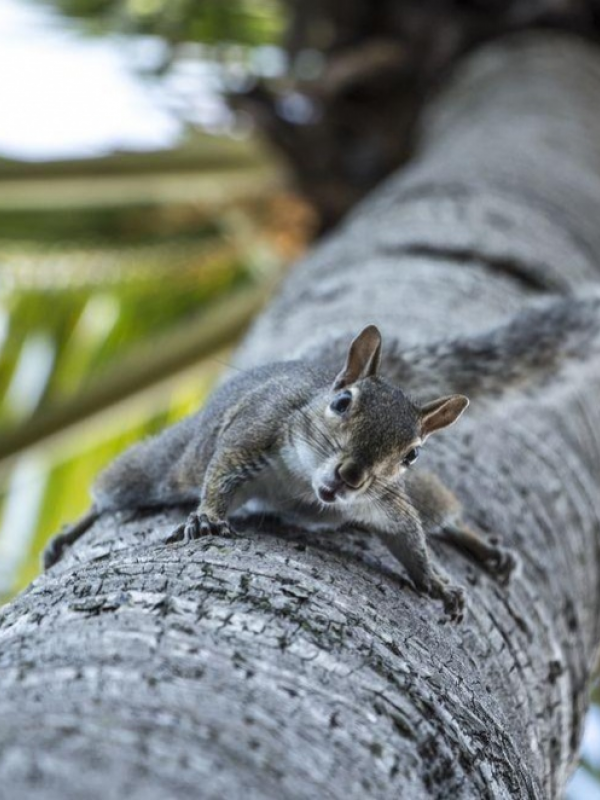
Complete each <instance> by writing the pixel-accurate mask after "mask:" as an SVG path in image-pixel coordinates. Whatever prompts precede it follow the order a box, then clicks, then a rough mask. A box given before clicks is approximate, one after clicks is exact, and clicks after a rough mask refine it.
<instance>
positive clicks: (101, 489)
mask: <svg viewBox="0 0 600 800" xmlns="http://www.w3.org/2000/svg"><path fill="white" fill-rule="evenodd" d="M381 342H382V340H381V334H380V332H379V330H378V328H377V327H376V326H375V325H368V326H367V327H366V328H364V329H363V330H362V331H361V332H360V333H359V334H358V336H356V338H355V339H354V340H353V341H352V342H351V344H350V346H349V349H348V351H347V355H346V361H345V364H344V366H343V367H342V369H341V371H340V372H338V373H337V375H335V373H334V372H332V371H331V370H330V369H328V368H323V367H322V366H320V365H319V363H318V362H310V361H306V360H296V361H284V362H278V363H271V364H268V365H265V366H260V367H256V368H253V369H251V370H249V371H247V372H241V373H240V374H238V375H236V376H234V377H233V378H231V379H230V380H229V381H228V382H227V383H225V384H224V385H222V386H221V387H220V388H219V389H217V390H216V391H215V392H214V393H213V395H212V396H211V398H210V399H209V400H208V401H207V404H206V406H205V407H204V408H203V409H202V410H201V411H199V412H198V413H197V414H196V415H193V416H191V417H188V418H186V419H184V420H182V421H181V422H179V423H177V424H175V425H173V426H172V427H170V428H167V429H166V430H164V431H163V432H162V433H161V434H159V435H158V436H155V437H152V438H150V439H148V440H146V441H143V442H141V443H139V444H136V445H134V446H133V447H132V448H130V449H129V450H127V451H126V452H125V453H124V454H123V455H121V456H120V457H119V458H117V459H116V460H115V461H114V462H113V463H112V464H111V465H109V467H108V468H107V469H106V470H105V471H104V472H103V473H101V474H100V476H99V478H98V479H97V481H96V482H95V484H94V487H93V490H92V496H93V500H94V504H93V506H92V509H91V510H90V512H89V513H88V514H87V515H86V516H84V517H83V518H82V519H81V520H80V521H79V522H78V523H76V524H75V525H73V526H72V527H71V528H68V529H67V530H66V531H64V532H62V533H59V534H58V536H56V537H55V538H54V539H53V540H52V541H51V543H50V545H49V546H48V548H47V550H46V552H45V554H44V566H45V567H46V568H49V567H51V566H52V565H53V564H55V563H56V562H57V561H58V560H59V559H60V558H61V556H62V554H63V552H64V550H65V549H66V548H67V547H68V546H69V545H71V544H72V543H73V542H75V541H76V540H77V539H78V538H79V537H80V536H81V535H82V534H83V533H84V532H85V531H86V530H87V529H88V528H89V527H90V526H91V525H92V524H93V522H94V521H95V520H96V519H97V518H98V516H99V515H100V514H102V513H104V512H110V511H122V510H131V509H141V508H148V507H159V506H165V505H178V504H189V503H194V504H198V502H199V504H198V505H197V508H196V510H195V511H193V512H192V513H191V514H190V516H189V517H188V519H187V521H186V522H185V523H183V524H182V525H180V526H178V528H176V529H175V531H173V533H172V534H171V535H170V536H169V538H168V541H176V540H180V539H183V540H184V541H185V542H188V541H190V540H192V539H196V538H198V537H200V536H203V535H206V534H221V535H226V536H228V535H235V532H234V531H233V530H232V529H231V526H230V523H229V521H228V519H229V516H230V515H231V513H232V512H233V511H234V510H235V509H236V508H239V507H240V506H242V505H243V504H244V503H245V502H247V501H248V500H249V499H259V500H262V501H264V502H266V504H267V505H268V506H269V507H270V508H272V509H273V510H275V511H277V512H281V513H286V512H291V513H300V514H308V516H309V517H312V519H318V520H321V519H322V520H323V521H325V522H326V523H327V524H331V526H333V527H341V526H342V525H344V524H348V523H351V524H353V525H357V526H359V527H362V528H367V529H370V530H372V531H375V532H376V533H378V534H379V535H380V537H381V539H382V540H383V541H384V542H385V544H386V545H387V547H388V548H389V550H390V551H391V553H392V554H393V555H394V556H395V557H396V558H397V559H398V560H399V561H400V562H401V563H402V564H403V565H404V567H405V569H406V571H407V572H408V575H409V577H410V578H411V580H412V582H413V583H414V585H415V587H416V589H417V590H418V591H419V592H420V593H424V594H427V595H430V596H431V597H433V598H437V599H440V600H441V601H442V602H443V604H444V609H445V612H446V614H447V616H448V617H449V618H450V619H451V620H453V621H459V620H460V619H461V618H462V615H463V608H464V604H465V593H464V590H463V589H462V588H461V587H460V586H457V585H454V584H452V583H450V582H449V581H448V579H447V578H446V577H445V576H444V575H443V574H442V573H441V572H440V571H438V569H437V568H436V567H435V565H434V564H433V562H432V560H431V558H430V555H429V552H428V547H427V535H428V534H429V533H433V532H436V531H438V532H441V533H443V534H444V536H445V537H446V538H447V539H449V540H450V541H452V542H453V543H454V544H456V545H458V546H459V547H460V548H462V549H464V550H467V551H468V552H469V553H470V554H471V555H472V556H474V557H475V558H476V559H477V560H478V561H480V562H482V563H483V564H484V565H486V566H487V567H488V568H489V569H490V570H491V571H493V572H494V573H496V574H497V575H498V576H499V577H500V578H502V579H504V578H506V577H507V576H508V574H509V573H510V571H511V570H512V568H513V566H514V564H515V560H514V557H513V556H512V555H511V553H510V552H509V551H508V550H506V549H505V548H502V547H499V546H498V545H497V543H495V542H487V541H485V540H484V539H483V538H482V537H481V536H480V535H479V534H478V533H476V532H474V531H472V530H469V529H468V528H466V527H465V526H464V525H463V523H462V521H461V508H460V504H459V502H458V500H457V499H456V498H455V497H454V495H453V494H452V493H451V492H450V491H449V490H448V489H446V488H445V487H444V486H443V484H442V483H441V482H440V481H439V480H438V479H437V478H436V477H435V476H433V475H432V474H429V473H426V472H420V471H414V470H413V465H414V464H415V462H416V461H417V459H418V457H419V454H420V451H421V448H422V447H423V445H424V444H425V442H426V440H427V439H428V438H429V437H430V436H431V435H432V434H435V433H436V432H438V431H441V430H443V429H444V428H447V427H448V426H450V425H452V424H453V423H455V422H456V421H457V420H458V419H459V417H460V416H461V415H462V413H463V412H464V411H465V409H466V408H467V406H468V404H469V400H468V399H467V397H466V396H464V395H462V394H451V395H446V396H442V397H438V398H437V399H435V400H432V401H430V402H428V403H425V404H423V405H418V404H417V403H416V402H413V401H412V400H410V399H409V398H408V397H407V396H406V394H404V392H403V391H402V390H401V389H400V388H398V387H397V386H395V385H393V384H392V383H390V382H388V381H386V380H384V379H383V378H382V377H380V375H379V366H380V360H381Z"/></svg>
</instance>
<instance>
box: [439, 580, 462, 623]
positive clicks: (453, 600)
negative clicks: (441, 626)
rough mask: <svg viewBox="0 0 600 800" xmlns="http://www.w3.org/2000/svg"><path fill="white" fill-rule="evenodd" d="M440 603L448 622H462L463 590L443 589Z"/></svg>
mask: <svg viewBox="0 0 600 800" xmlns="http://www.w3.org/2000/svg"><path fill="white" fill-rule="evenodd" d="M442 601H443V603H444V612H445V614H446V617H447V618H448V620H449V621H450V622H453V623H455V624H458V623H460V622H462V621H463V617H464V612H465V590H464V589H463V588H461V587H460V586H448V587H444V590H443V592H442Z"/></svg>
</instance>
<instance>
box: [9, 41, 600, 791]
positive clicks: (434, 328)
mask: <svg viewBox="0 0 600 800" xmlns="http://www.w3.org/2000/svg"><path fill="white" fill-rule="evenodd" d="M598 219H600V54H598V52H597V51H596V50H595V49H594V48H593V47H591V46H590V45H585V44H583V43H582V42H581V41H578V40H576V39H570V38H569V37H566V36H560V35H550V34H544V35H539V36H534V35H531V34H530V35H527V36H523V37H521V38H513V39H511V40H507V41H504V42H500V43H498V44H496V45H493V46H489V47H487V48H485V49H483V50H481V51H480V52H479V53H478V54H476V55H474V56H472V57H471V58H470V59H469V60H468V61H467V62H466V63H465V64H464V65H463V66H462V67H461V69H460V70H459V71H458V73H457V75H456V76H455V78H454V81H453V83H452V85H451V86H450V87H448V88H447V90H446V91H445V92H444V93H443V95H441V96H440V97H439V98H438V99H437V100H436V101H435V102H434V103H433V104H432V105H431V107H430V108H429V111H428V113H427V115H426V118H425V120H424V123H423V130H422V135H421V138H420V147H419V152H418V155H417V158H416V160H415V161H414V162H413V164H412V165H411V167H410V168H409V169H408V170H406V171H405V172H404V173H402V174H400V175H397V176H395V177H393V178H392V179H391V180H389V181H388V183H387V184H386V185H385V186H384V187H383V188H381V189H380V190H379V191H377V193H376V194H374V195H372V196H371V197H370V198H369V199H368V200H367V201H366V202H364V203H363V204H362V205H361V206H360V207H359V208H357V209H356V211H355V212H354V213H353V215H352V216H351V218H350V219H349V220H348V221H347V222H346V224H345V225H344V227H343V228H342V229H341V230H340V231H339V232H338V233H337V234H335V235H333V236H331V237H330V238H328V239H327V240H326V241H324V242H323V243H322V244H321V246H320V247H318V248H317V249H316V250H315V251H314V253H313V254H312V255H311V256H310V257H309V258H307V259H305V260H304V261H303V262H302V263H300V264H299V265H298V266H297V267H296V269H295V270H294V271H293V272H292V273H291V275H290V277H289V279H288V280H287V281H286V282H285V284H284V286H283V287H282V289H281V292H280V293H279V295H278V297H277V298H276V299H275V301H274V302H273V303H272V305H271V306H270V308H269V309H268V310H267V311H266V313H265V314H263V316H262V317H261V318H260V319H259V321H258V322H257V323H256V325H255V326H254V328H253V330H252V331H251V333H250V335H249V336H248V337H247V339H246V341H245V343H244V345H243V347H242V349H241V351H240V353H239V357H238V364H239V366H242V367H247V366H249V365H250V364H255V363H261V362H264V361H266V360H269V359H273V358H278V359H281V358H286V357H290V356H292V355H295V354H298V353H299V352H302V351H307V350H310V351H311V352H315V351H317V352H318V351H319V350H320V349H321V348H323V349H330V348H331V346H332V343H333V346H334V347H335V344H336V343H337V342H340V343H341V342H344V343H345V342H346V341H347V340H348V338H349V337H350V336H351V335H353V334H354V333H355V332H356V331H357V330H358V329H359V328H360V327H361V326H362V325H364V324H366V323H368V322H373V321H375V322H377V323H378V324H379V325H380V326H381V328H382V331H383V334H384V342H385V347H384V372H385V373H387V374H388V375H391V376H393V375H394V370H395V369H396V370H397V369H398V363H399V354H400V353H401V352H402V350H403V349H404V348H405V347H408V346H412V345H414V344H419V343H424V342H427V341H431V340H434V339H437V338H440V337H444V336H447V335H449V334H457V333H462V334H466V335H468V334H469V333H471V332H475V331H480V330H483V329H485V328H486V327H488V326H490V325H492V324H494V323H496V322H499V321H500V320H502V319H504V318H506V317H507V316H508V315H510V314H512V313H514V312H517V311H518V310H519V309H522V308H523V307H525V306H526V305H527V304H529V303H531V301H532V300H533V299H535V298H538V297H540V296H543V295H549V294H568V293H570V292H571V291H573V290H576V289H583V288H584V287H585V286H586V284H589V283H591V284H595V285H596V286H597V285H598V284H599V277H600V273H599V268H598V260H599V256H600V225H598ZM599 391H600V370H599V368H598V362H597V360H595V359H593V358H592V357H590V359H589V361H588V362H587V363H582V364H580V365H579V366H578V367H577V368H576V369H573V370H572V371H571V372H570V378H569V381H568V382H564V381H555V382H553V381H549V382H546V383H545V384H543V385H541V386H540V389H539V391H538V392H535V393H533V394H531V393H530V394H528V395H527V396H523V397H520V396H519V394H518V393H517V394H513V395H512V396H511V398H509V399H505V400H504V401H501V402H498V403H494V404H491V405H490V404H487V405H485V407H482V408H481V409H478V408H472V409H469V412H468V415H467V416H466V418H465V420H464V422H463V421H462V420H461V423H460V426H459V427H457V429H455V430H453V431H452V432H451V433H449V434H448V435H447V436H446V435H445V434H442V435H441V436H440V438H439V439H438V442H437V443H436V444H435V445H434V444H432V445H431V446H429V447H428V452H427V455H426V456H424V458H425V457H426V458H427V466H428V467H430V468H432V469H433V470H434V471H437V472H438V473H439V474H440V475H441V477H442V478H443V479H444V480H445V481H446V482H447V484H448V485H449V486H451V487H452V488H453V489H454V490H455V491H456V492H457V494H458V495H459V497H460V498H461V500H462V501H463V504H464V506H465V510H466V517H467V520H468V521H469V522H470V523H471V524H473V525H475V526H477V527H479V528H480V529H482V530H484V531H486V532H488V533H494V534H496V535H497V536H499V537H500V538H501V539H502V540H504V541H505V542H506V543H510V544H511V545H512V546H514V548H515V549H516V550H517V551H518V553H519V554H520V560H521V566H520V570H519V573H518V574H517V575H516V576H515V577H514V578H513V580H512V582H511V584H510V586H509V587H508V588H504V587H501V586H500V585H499V584H498V583H497V582H495V581H494V580H493V579H492V578H490V577H489V576H488V575H486V574H484V573H483V572H481V571H480V570H478V569H477V568H476V567H474V566H473V565H471V564H469V562H468V560H467V559H466V558H465V557H464V556H461V555H460V554H457V553H456V552H454V551H452V550H451V549H449V548H447V547H445V546H444V545H442V544H433V549H434V552H435V553H436V556H437V558H438V559H440V560H441V561H442V562H443V565H444V569H446V570H447V571H448V572H449V573H450V574H451V576H452V578H453V580H455V581H457V582H459V583H462V584H463V585H465V586H466V587H467V589H468V609H467V613H466V618H465V621H464V623H463V624H462V625H461V626H457V627H453V626H448V625H441V624H439V619H440V617H441V609H440V608H439V606H438V605H436V604H435V603H434V602H431V601H427V600H426V599H424V598H422V597H420V596H418V595H417V594H416V593H415V592H414V591H413V590H412V589H411V587H410V585H409V584H408V581H407V580H405V579H404V578H403V574H402V570H401V568H400V567H399V566H398V565H397V564H396V563H395V562H394V561H393V560H392V559H391V557H390V556H388V554H387V553H386V551H385V550H384V549H383V547H382V546H381V545H380V544H379V543H378V542H377V541H375V540H374V539H373V538H371V537H369V536H366V535H360V534H358V533H356V532H348V533H336V534H331V533H329V534H328V533H315V532H308V531H304V530H297V529H291V528H289V527H285V526H283V525H282V524H281V523H279V522H278V521H277V520H275V519H271V520H265V519H263V520H257V519H253V518H247V519H246V520H245V521H243V522H241V523H240V527H241V529H242V530H243V532H244V534H245V535H244V536H243V538H242V539H241V540H239V541H234V542H232V541H226V540H224V539H219V538H214V539H206V540H201V541H199V542H195V543H193V544H191V545H186V546H183V545H172V546H164V545H163V544H161V537H164V535H165V533H166V531H167V530H168V529H169V528H170V527H172V526H173V525H175V524H176V523H178V522H179V521H181V520H182V518H183V515H184V513H185V512H184V510H181V511H173V512H169V513H168V514H159V515H154V516H146V517H144V518H139V517H138V518H137V519H129V520H128V519H125V518H116V517H107V518H105V519H104V520H102V522H101V523H100V524H97V525H96V526H95V528H94V529H93V530H92V531H91V532H90V533H89V534H88V535H87V536H86V537H85V538H84V540H82V542H81V543H80V545H79V546H77V547H76V548H75V549H74V550H73V552H72V553H71V554H70V555H69V556H68V557H67V558H66V559H65V560H64V562H61V564H59V565H58V567H57V568H55V569H53V570H52V571H51V572H50V573H49V574H47V575H44V576H42V577H40V578H39V579H38V580H36V581H35V582H34V584H33V585H32V586H31V587H30V588H29V589H28V590H27V591H26V592H25V593H24V594H22V595H21V596H20V597H18V598H17V599H16V600H15V601H14V602H13V603H12V604H10V605H9V606H7V607H5V608H4V609H2V610H0V667H1V671H0V796H2V797H4V796H6V797H7V798H8V797H10V798H11V800H21V798H23V799H24V798H27V800H33V799H34V798H44V800H54V798H57V800H58V798H60V800H63V799H64V798H66V799H67V800H68V799H69V798H81V797H91V798H100V797H102V798H122V797H128V798H140V799H141V798H144V800H152V799H153V798H190V797H201V798H223V797H227V798H241V797H244V798H273V799H274V798H307V800H308V798H311V799H312V798H315V797H319V798H320V797H331V798H359V797H360V798H363V797H369V798H398V797H399V798H407V800H408V799H409V798H410V800H418V799H419V798H440V799H441V798H479V797H482V798H483V797H485V798H487V797H490V798H492V797H493V798H553V797H559V796H560V794H561V791H562V789H563V787H564V783H565V780H566V777H567V775H568V772H569V769H570V767H571V765H572V763H573V758H574V753H575V749H576V745H577V741H578V736H579V733H580V728H581V721H582V715H583V713H584V710H585V706H586V700H587V688H588V681H589V675H590V668H591V666H592V663H593V656H594V652H595V649H596V646H597V644H598V640H599V634H600V559H599V555H600V553H599V552H598V550H599V547H600V537H599V527H600V496H599V494H598V491H597V478H598V475H599V474H600V434H599V433H598V431H599V430H600V404H599V403H598V400H597V398H598V395H599ZM259 523H260V524H259Z"/></svg>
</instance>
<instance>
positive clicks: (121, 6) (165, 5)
mask: <svg viewBox="0 0 600 800" xmlns="http://www.w3.org/2000/svg"><path fill="white" fill-rule="evenodd" d="M44 2H46V3H47V4H49V5H52V6H53V7H55V8H57V9H58V10H59V11H60V12H61V13H62V14H64V15H66V16H69V17H72V18H76V19H78V20H81V21H83V22H84V23H85V27H86V28H87V29H88V30H89V31H90V32H92V33H106V32H115V31H119V32H122V33H126V34H144V35H152V36H159V37H161V38H162V39H164V40H165V41H166V42H169V43H171V44H178V43H181V42H202V43H203V44H205V45H223V44H225V43H236V44H240V45H248V46H256V45H261V44H268V43H271V42H274V41H276V40H278V39H279V37H280V36H281V33H282V28H283V19H282V9H281V5H280V3H278V2H276V0H226V2H223V0H44Z"/></svg>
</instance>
